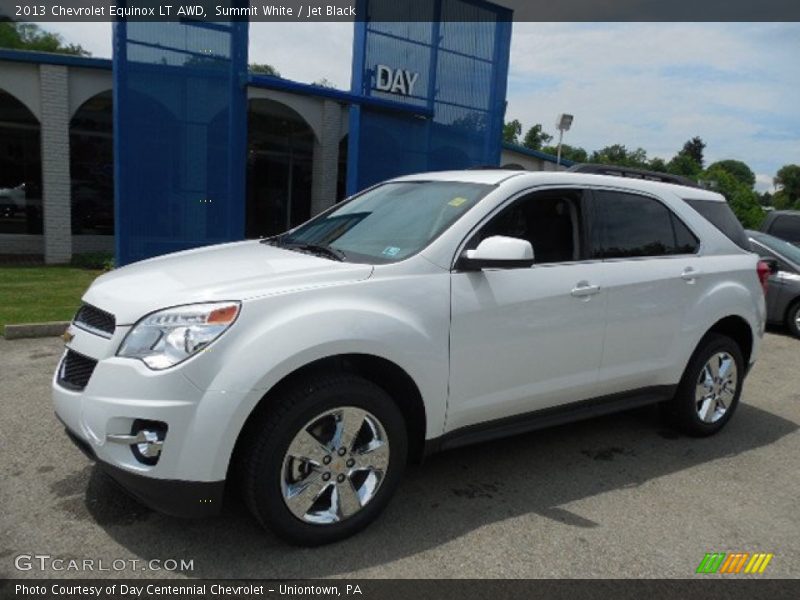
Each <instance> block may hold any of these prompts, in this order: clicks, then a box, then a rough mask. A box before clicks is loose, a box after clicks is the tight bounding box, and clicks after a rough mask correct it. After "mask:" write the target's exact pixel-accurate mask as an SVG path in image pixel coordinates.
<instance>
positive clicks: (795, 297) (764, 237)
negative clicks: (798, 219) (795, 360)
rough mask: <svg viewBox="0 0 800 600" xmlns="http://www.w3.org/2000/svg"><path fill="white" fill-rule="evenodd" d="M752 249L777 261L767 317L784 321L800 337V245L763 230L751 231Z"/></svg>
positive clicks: (771, 281)
mask: <svg viewBox="0 0 800 600" xmlns="http://www.w3.org/2000/svg"><path fill="white" fill-rule="evenodd" d="M747 235H748V237H749V238H750V245H751V246H752V248H753V252H755V253H756V254H758V255H759V256H762V257H765V258H771V259H773V260H775V261H776V262H777V267H778V268H777V270H776V271H775V273H773V274H772V276H771V277H770V278H769V289H768V290H767V320H769V321H771V322H773V323H785V324H786V326H787V327H788V328H789V331H791V332H792V335H794V336H795V337H800V247H798V246H795V245H793V244H790V243H789V242H786V241H784V240H782V239H778V238H777V237H775V236H773V235H769V234H766V233H762V232H760V231H748V232H747Z"/></svg>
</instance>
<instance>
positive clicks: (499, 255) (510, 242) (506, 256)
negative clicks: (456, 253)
mask: <svg viewBox="0 0 800 600" xmlns="http://www.w3.org/2000/svg"><path fill="white" fill-rule="evenodd" d="M532 264H533V246H531V243H530V242H529V241H527V240H521V239H519V238H512V237H507V236H504V235H493V236H492V237H488V238H486V239H485V240H483V241H482V242H481V243H480V244H478V247H477V248H475V249H474V250H465V251H464V253H463V254H462V255H461V257H460V258H459V259H458V263H457V264H456V267H457V268H458V269H460V270H462V271H480V270H481V269H518V268H523V267H530V266H531V265H532Z"/></svg>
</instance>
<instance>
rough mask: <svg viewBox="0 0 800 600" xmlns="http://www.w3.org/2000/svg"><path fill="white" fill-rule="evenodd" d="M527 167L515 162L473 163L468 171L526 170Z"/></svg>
mask: <svg viewBox="0 0 800 600" xmlns="http://www.w3.org/2000/svg"><path fill="white" fill-rule="evenodd" d="M524 170H525V167H523V166H522V165H518V164H515V163H509V164H506V165H502V166H501V165H472V166H471V167H467V171H524Z"/></svg>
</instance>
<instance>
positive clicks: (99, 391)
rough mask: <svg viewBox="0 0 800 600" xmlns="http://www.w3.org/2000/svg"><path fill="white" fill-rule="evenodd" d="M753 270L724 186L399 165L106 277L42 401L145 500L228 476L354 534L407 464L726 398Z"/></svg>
mask: <svg viewBox="0 0 800 600" xmlns="http://www.w3.org/2000/svg"><path fill="white" fill-rule="evenodd" d="M768 276H769V272H768V265H765V264H764V263H760V262H759V258H758V256H756V255H755V254H752V253H751V252H750V251H749V244H748V240H747V237H746V236H745V234H744V231H743V230H742V228H741V226H740V225H739V224H738V222H737V221H736V219H735V218H734V216H733V214H732V213H731V211H730V209H729V208H728V206H727V204H726V203H725V200H724V199H723V197H722V196H720V195H719V194H716V193H712V192H709V191H705V190H702V189H699V188H694V187H688V186H682V185H677V184H673V183H664V182H656V181H649V180H642V179H632V178H629V177H615V176H606V175H598V174H588V173H569V172H567V173H527V172H515V171H502V170H468V171H454V172H443V173H433V174H431V173H428V174H424V175H418V176H406V177H400V178H398V179H394V180H391V181H388V182H386V183H383V184H380V185H377V186H375V187H372V188H370V189H368V190H366V191H364V192H362V193H360V194H358V195H356V196H354V197H352V198H350V199H348V200H347V201H344V202H342V203H340V204H337V205H336V206H334V207H332V208H331V209H329V210H327V211H326V212H324V213H323V214H321V215H319V216H317V217H316V218H314V219H312V220H310V221H308V222H307V223H305V224H303V225H301V226H299V227H297V228H295V229H293V230H291V231H289V232H287V233H285V234H282V235H279V236H276V237H273V238H269V239H263V240H252V241H243V242H237V243H230V244H223V245H218V246H212V247H206V248H200V249H195V250H190V251H186V252H179V253H176V254H171V255H168V256H162V257H158V258H154V259H150V260H145V261H142V262H139V263H136V264H132V265H130V266H127V267H124V268H121V269H117V270H114V271H111V272H110V273H107V274H105V275H103V276H102V277H100V278H98V279H97V280H96V281H95V282H94V283H93V284H92V286H91V287H90V288H89V290H88V291H87V292H86V294H85V296H84V297H83V305H82V306H81V308H80V309H79V311H78V313H77V314H76V316H75V319H74V321H73V323H72V324H71V325H70V327H69V329H68V331H67V334H65V338H66V339H68V340H69V341H68V342H67V348H66V350H65V353H64V356H63V358H62V360H61V362H60V364H59V366H58V369H57V371H56V373H55V376H54V378H53V399H54V402H55V410H56V413H57V415H58V417H59V419H60V420H61V421H62V422H63V424H64V425H65V426H66V430H67V433H68V435H69V436H70V437H71V438H72V440H73V441H74V442H75V443H76V444H77V445H78V446H80V447H81V448H82V449H83V450H84V451H85V452H86V453H87V454H88V455H89V456H90V457H92V458H93V459H95V460H97V462H98V463H99V464H100V465H101V467H102V468H103V469H104V470H106V471H107V472H108V473H109V474H110V475H111V476H112V477H113V478H114V479H116V480H117V481H118V482H119V483H120V484H122V486H123V487H125V488H127V489H128V490H129V491H130V492H131V493H132V494H133V495H135V496H136V497H138V498H139V499H140V500H141V501H142V502H144V503H146V504H148V505H150V506H152V507H154V508H156V509H158V510H161V511H163V512H166V513H170V514H174V515H180V516H200V515H209V514H214V513H217V512H218V511H219V509H220V505H221V502H222V498H223V490H224V487H225V485H226V482H227V483H228V484H229V485H233V484H235V485H236V486H237V487H238V488H239V489H240V490H241V493H242V495H243V497H244V499H245V500H246V502H247V504H248V505H249V507H250V509H251V510H252V512H253V514H254V515H255V516H256V518H257V519H258V521H259V522H261V523H262V524H263V525H265V526H267V527H269V528H270V529H272V530H273V531H274V532H275V533H277V534H278V535H280V536H281V537H283V538H284V539H286V540H288V541H290V542H292V543H296V544H304V545H315V544H322V543H326V542H332V541H335V540H339V539H341V538H344V537H346V536H349V535H351V534H353V533H355V532H356V531H359V530H360V529H362V528H364V527H365V526H366V525H367V524H369V523H370V522H371V521H372V520H373V519H375V518H376V517H377V516H378V514H379V513H380V512H381V510H382V509H383V508H384V507H385V506H386V505H387V503H388V502H389V499H390V497H391V496H392V494H393V493H394V492H395V490H396V489H397V486H398V484H399V482H400V480H401V477H402V475H403V471H404V467H405V465H406V463H407V461H409V460H410V459H411V460H413V459H419V458H420V457H422V456H424V455H425V454H427V453H430V452H434V451H437V450H442V449H449V448H453V447H456V446H460V445H463V444H467V443H473V442H482V441H485V440H489V439H492V438H495V437H498V436H503V435H508V434H515V433H519V432H523V431H529V430H533V429H536V428H540V427H543V426H548V425H553V424H557V423H563V422H566V421H570V420H575V419H580V418H584V417H590V416H594V415H599V414H603V413H609V412H613V411H619V410H622V409H627V408H630V407H636V406H641V405H644V404H649V403H662V405H663V406H664V408H665V409H666V410H665V413H667V414H668V416H669V417H671V420H672V422H674V423H675V425H676V426H678V427H679V428H680V429H681V430H683V431H684V432H686V433H688V434H690V435H695V436H705V435H710V434H713V433H716V432H717V431H719V430H720V429H721V428H722V427H724V426H725V424H726V423H727V422H728V421H729V420H730V418H731V417H732V416H733V413H734V411H735V410H736V406H737V404H738V402H739V396H740V394H741V391H742V384H743V380H744V377H745V374H746V373H747V371H748V369H749V367H750V365H752V363H753V362H754V361H755V359H756V356H757V354H758V350H759V345H760V341H761V337H762V335H763V331H764V322H765V306H764V290H763V285H764V284H765V282H766V279H767V278H768Z"/></svg>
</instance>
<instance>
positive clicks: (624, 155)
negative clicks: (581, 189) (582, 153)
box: [589, 144, 649, 169]
mask: <svg viewBox="0 0 800 600" xmlns="http://www.w3.org/2000/svg"><path fill="white" fill-rule="evenodd" d="M589 162H593V163H598V164H601V165H617V166H620V167H636V168H640V169H646V168H648V166H649V163H648V160H647V151H646V150H645V149H644V148H637V149H636V150H628V148H627V147H626V146H624V145H623V144H613V145H611V146H606V147H605V148H601V149H600V150H595V151H594V152H592V155H591V157H589Z"/></svg>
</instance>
